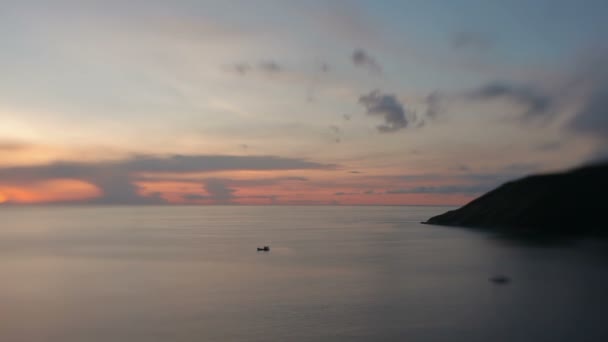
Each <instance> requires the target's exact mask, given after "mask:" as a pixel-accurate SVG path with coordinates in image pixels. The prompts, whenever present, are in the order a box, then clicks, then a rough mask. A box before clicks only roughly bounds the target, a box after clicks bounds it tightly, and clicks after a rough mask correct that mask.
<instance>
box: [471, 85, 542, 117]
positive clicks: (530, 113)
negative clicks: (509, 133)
mask: <svg viewBox="0 0 608 342" xmlns="http://www.w3.org/2000/svg"><path fill="white" fill-rule="evenodd" d="M467 97H468V98H469V99H471V100H493V99H497V98H504V99H507V100H510V101H513V102H516V103H518V104H521V105H523V106H525V107H526V108H527V111H526V112H524V114H523V117H524V118H533V117H546V116H548V115H550V114H551V112H550V109H551V108H552V105H553V103H554V99H553V97H552V96H550V95H548V94H546V93H544V92H543V91H541V90H539V89H538V88H535V87H532V86H529V85H520V84H515V83H510V82H491V83H487V84H485V85H483V86H481V87H479V88H477V89H474V90H473V91H471V92H469V93H468V94H467Z"/></svg>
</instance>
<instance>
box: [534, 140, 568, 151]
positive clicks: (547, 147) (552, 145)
mask: <svg viewBox="0 0 608 342" xmlns="http://www.w3.org/2000/svg"><path fill="white" fill-rule="evenodd" d="M561 147H562V143H561V142H559V141H551V142H546V143H542V144H539V145H536V149H537V150H539V151H555V150H559V149H560V148H561Z"/></svg>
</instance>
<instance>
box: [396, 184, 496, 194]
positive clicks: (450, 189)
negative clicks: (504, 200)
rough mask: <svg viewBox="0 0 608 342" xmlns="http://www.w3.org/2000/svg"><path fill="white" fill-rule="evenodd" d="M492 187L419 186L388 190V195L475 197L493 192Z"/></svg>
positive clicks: (480, 185)
mask: <svg viewBox="0 0 608 342" xmlns="http://www.w3.org/2000/svg"><path fill="white" fill-rule="evenodd" d="M491 189H492V187H491V186H488V185H485V184H474V185H445V186H417V187H412V188H405V189H394V190H387V191H386V194H388V195H398V194H467V195H475V194H479V193H484V192H486V191H489V190H491Z"/></svg>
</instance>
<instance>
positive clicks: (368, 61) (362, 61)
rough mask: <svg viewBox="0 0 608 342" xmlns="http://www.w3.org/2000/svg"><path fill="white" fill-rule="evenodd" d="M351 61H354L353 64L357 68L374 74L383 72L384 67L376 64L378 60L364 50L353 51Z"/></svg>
mask: <svg viewBox="0 0 608 342" xmlns="http://www.w3.org/2000/svg"><path fill="white" fill-rule="evenodd" d="M351 59H352V61H353V64H354V65H355V66H357V67H361V68H365V69H368V70H369V71H372V72H377V73H380V72H382V67H381V66H380V64H378V62H376V59H375V58H374V57H372V56H370V55H369V54H368V53H367V52H366V51H365V50H363V49H356V50H355V51H353V54H352V55H351Z"/></svg>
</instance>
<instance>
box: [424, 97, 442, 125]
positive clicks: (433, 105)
mask: <svg viewBox="0 0 608 342" xmlns="http://www.w3.org/2000/svg"><path fill="white" fill-rule="evenodd" d="M442 101H443V95H441V94H440V93H439V92H438V91H434V92H432V93H430V94H429V95H428V96H427V97H426V99H425V102H426V113H425V114H426V116H427V117H429V118H431V119H435V118H437V117H438V116H439V115H440V114H441V113H443V108H442Z"/></svg>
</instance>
